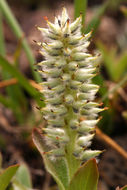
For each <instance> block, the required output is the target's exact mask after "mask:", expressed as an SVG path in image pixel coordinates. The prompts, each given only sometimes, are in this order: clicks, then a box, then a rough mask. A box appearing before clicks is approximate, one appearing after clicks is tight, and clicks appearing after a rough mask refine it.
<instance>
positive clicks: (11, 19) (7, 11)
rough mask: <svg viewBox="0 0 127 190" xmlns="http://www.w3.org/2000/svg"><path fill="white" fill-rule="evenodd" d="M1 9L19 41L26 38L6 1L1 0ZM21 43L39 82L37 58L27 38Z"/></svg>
mask: <svg viewBox="0 0 127 190" xmlns="http://www.w3.org/2000/svg"><path fill="white" fill-rule="evenodd" d="M0 9H1V11H2V13H3V15H4V16H5V18H6V20H7V22H8V24H9V25H10V27H11V29H12V30H13V32H14V34H15V36H16V37H17V38H18V39H21V38H22V37H24V33H23V32H22V30H21V28H20V26H19V24H18V22H17V20H16V19H15V17H14V15H13V14H12V11H11V9H10V8H9V6H8V4H7V2H6V0H0ZM21 43H22V47H23V48H24V50H25V52H26V56H27V58H28V60H29V62H30V66H31V70H32V73H33V76H34V78H35V79H36V80H37V81H38V82H39V81H40V77H39V75H38V73H36V72H34V67H33V64H34V63H35V58H34V56H33V53H32V52H31V49H30V47H29V45H28V43H27V41H26V39H25V38H23V40H22V42H21Z"/></svg>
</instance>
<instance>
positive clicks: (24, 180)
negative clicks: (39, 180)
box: [15, 164, 32, 188]
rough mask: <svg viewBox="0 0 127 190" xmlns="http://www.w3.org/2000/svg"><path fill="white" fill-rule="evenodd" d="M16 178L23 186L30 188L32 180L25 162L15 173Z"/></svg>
mask: <svg viewBox="0 0 127 190" xmlns="http://www.w3.org/2000/svg"><path fill="white" fill-rule="evenodd" d="M15 177H16V179H17V180H18V181H19V182H20V183H21V184H22V185H24V186H25V187H29V188H32V181H31V176H30V172H29V169H28V168H27V166H26V165H25V164H22V165H21V166H20V167H19V169H18V171H17V172H16V175H15Z"/></svg>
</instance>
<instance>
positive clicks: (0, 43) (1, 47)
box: [0, 13, 5, 56]
mask: <svg viewBox="0 0 127 190" xmlns="http://www.w3.org/2000/svg"><path fill="white" fill-rule="evenodd" d="M0 54H1V55H3V56H4V55H5V44H4V34H3V24H2V14H1V13H0Z"/></svg>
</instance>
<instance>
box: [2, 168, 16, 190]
mask: <svg viewBox="0 0 127 190" xmlns="http://www.w3.org/2000/svg"><path fill="white" fill-rule="evenodd" d="M18 167H19V165H14V166H10V167H8V168H7V169H5V170H4V171H3V172H2V174H1V175H0V190H5V189H6V187H7V186H8V184H9V182H10V181H11V179H12V177H13V176H14V175H15V173H16V171H17V169H18Z"/></svg>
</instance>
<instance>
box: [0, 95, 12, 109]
mask: <svg viewBox="0 0 127 190" xmlns="http://www.w3.org/2000/svg"><path fill="white" fill-rule="evenodd" d="M0 103H2V104H3V105H4V106H6V107H8V108H11V109H13V104H12V102H11V100H10V99H8V98H5V96H3V95H1V94H0Z"/></svg>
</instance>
